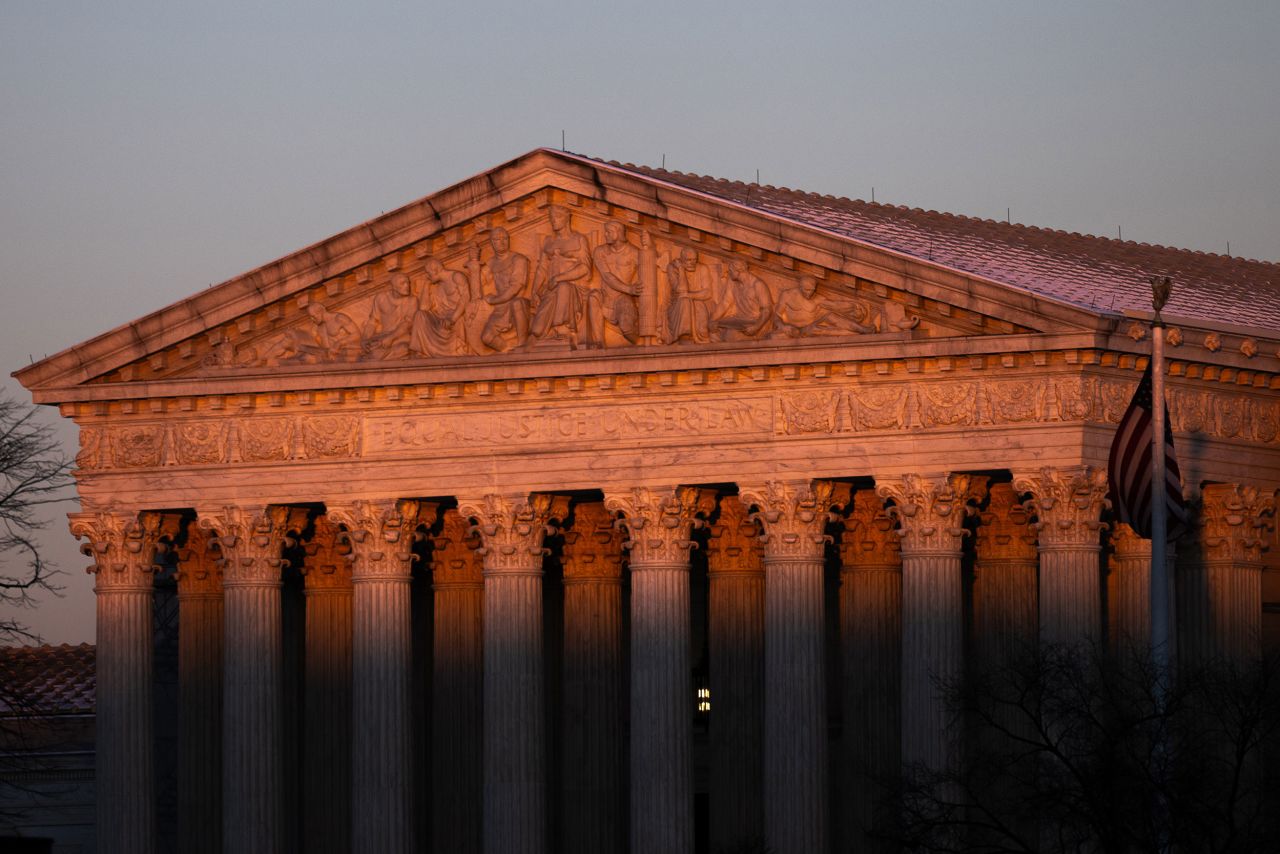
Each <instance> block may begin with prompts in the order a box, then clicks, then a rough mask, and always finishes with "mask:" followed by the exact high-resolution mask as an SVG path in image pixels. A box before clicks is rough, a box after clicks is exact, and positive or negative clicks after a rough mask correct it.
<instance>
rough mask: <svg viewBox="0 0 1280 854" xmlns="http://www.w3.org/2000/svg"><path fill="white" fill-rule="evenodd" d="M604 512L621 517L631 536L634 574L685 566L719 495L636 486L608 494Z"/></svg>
mask: <svg viewBox="0 0 1280 854" xmlns="http://www.w3.org/2000/svg"><path fill="white" fill-rule="evenodd" d="M604 506H605V509H606V510H608V511H609V512H610V513H613V514H615V515H616V516H618V517H619V522H620V524H621V525H622V526H623V527H624V528H625V529H626V531H627V534H628V535H629V537H628V539H627V541H626V542H625V543H624V544H623V547H624V548H626V549H628V550H629V555H630V563H631V571H632V572H637V571H640V570H642V569H645V568H647V567H649V566H664V567H672V566H674V567H684V566H688V563H689V551H690V550H691V549H693V548H695V547H696V544H695V543H694V541H693V540H692V539H690V537H691V535H692V533H693V530H694V529H695V528H700V527H702V526H703V525H705V524H706V518H707V516H709V515H710V514H711V512H712V511H713V510H714V509H715V506H716V494H715V493H714V492H712V491H711V490H708V489H698V488H696V487H691V486H680V487H674V488H668V489H650V488H648V487H636V488H634V489H631V490H628V491H625V492H606V493H605V497H604Z"/></svg>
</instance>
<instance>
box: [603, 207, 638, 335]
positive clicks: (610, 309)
mask: <svg viewBox="0 0 1280 854" xmlns="http://www.w3.org/2000/svg"><path fill="white" fill-rule="evenodd" d="M604 240H605V242H604V243H603V244H601V245H600V246H597V247H596V249H595V251H594V252H593V253H591V257H592V259H593V260H594V261H595V264H596V270H598V271H599V273H600V281H601V283H602V284H603V285H604V288H603V293H602V294H601V297H602V302H603V306H602V311H601V319H602V320H603V321H604V322H606V323H608V324H610V325H611V326H613V327H614V328H616V329H617V330H618V331H619V332H620V333H622V337H624V338H626V339H627V341H628V342H630V343H632V344H635V343H637V341H638V340H639V336H640V307H639V299H640V295H641V292H642V291H643V289H644V281H643V278H642V277H641V273H640V268H641V263H642V262H641V250H640V249H637V248H636V247H634V246H632V245H631V244H630V243H629V242H627V229H626V226H624V225H623V224H622V223H620V222H617V221H614V220H610V221H609V222H606V223H605V224H604ZM640 245H641V247H642V248H644V249H649V235H648V234H647V233H645V232H643V231H642V232H640ZM596 339H597V340H598V341H601V342H603V341H604V330H603V329H601V330H598V331H597V334H596Z"/></svg>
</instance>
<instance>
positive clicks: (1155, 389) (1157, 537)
mask: <svg viewBox="0 0 1280 854" xmlns="http://www.w3.org/2000/svg"><path fill="white" fill-rule="evenodd" d="M1150 281H1151V292H1152V305H1153V306H1154V308H1155V317H1154V318H1153V319H1152V321H1151V444H1152V447H1151V590H1150V597H1151V655H1152V658H1153V663H1154V664H1155V665H1156V673H1157V674H1158V676H1157V678H1159V679H1161V680H1163V679H1164V678H1165V676H1166V674H1167V673H1168V672H1169V651H1170V648H1171V647H1172V643H1171V641H1172V631H1171V620H1170V614H1169V610H1170V609H1169V579H1168V564H1167V561H1166V559H1165V553H1166V550H1167V548H1168V535H1167V531H1168V517H1167V511H1168V507H1167V501H1168V499H1167V497H1166V493H1167V490H1168V486H1167V485H1166V483H1165V481H1166V474H1165V430H1166V429H1167V428H1166V427H1165V402H1164V318H1162V317H1161V316H1160V309H1162V308H1164V304H1165V302H1167V301H1168V299H1169V291H1170V289H1171V287H1172V281H1171V280H1170V278H1169V277H1168V276H1152V277H1151V280H1150Z"/></svg>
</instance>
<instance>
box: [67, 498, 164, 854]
mask: <svg viewBox="0 0 1280 854" xmlns="http://www.w3.org/2000/svg"><path fill="white" fill-rule="evenodd" d="M70 520H71V532H72V533H73V534H74V535H75V536H77V537H80V538H83V539H86V540H87V541H88V542H87V543H86V544H85V545H84V546H83V547H82V551H83V552H84V553H85V554H86V555H90V556H92V557H93V558H94V566H93V567H91V568H90V572H93V573H94V574H95V583H94V593H95V594H96V596H97V619H98V622H97V665H96V667H97V700H96V711H97V745H98V747H97V758H96V772H95V773H96V786H95V788H96V791H97V823H98V851H100V852H104V854H139V852H140V854H151V852H152V851H154V850H155V845H156V821H155V771H154V767H153V748H152V744H153V737H154V736H153V733H152V716H153V711H152V687H151V680H152V672H151V670H152V656H153V651H152V643H153V635H154V627H153V624H152V620H153V615H152V609H153V595H154V594H153V592H152V591H153V586H154V579H153V564H154V557H155V549H156V542H157V540H158V537H159V522H160V520H159V517H158V516H156V515H155V514H150V513H143V514H139V515H136V516H135V515H133V514H125V513H74V514H70Z"/></svg>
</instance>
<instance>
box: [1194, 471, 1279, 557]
mask: <svg viewBox="0 0 1280 854" xmlns="http://www.w3.org/2000/svg"><path fill="white" fill-rule="evenodd" d="M1196 511H1197V512H1196V513H1195V516H1194V528H1193V531H1194V534H1193V536H1192V537H1190V538H1188V539H1189V540H1190V542H1189V543H1186V545H1187V546H1189V551H1190V557H1191V559H1192V560H1193V561H1199V562H1204V563H1209V562H1222V563H1234V564H1256V563H1259V562H1260V561H1261V560H1262V550H1263V548H1265V546H1266V541H1267V536H1266V535H1267V532H1268V530H1269V529H1270V528H1271V526H1272V525H1274V524H1275V523H1274V517H1275V512H1276V502H1275V498H1274V497H1273V496H1271V495H1269V494H1266V493H1262V492H1260V491H1259V490H1258V488H1257V487H1255V486H1241V485H1239V484H1235V483H1211V484H1208V485H1206V486H1205V487H1204V488H1203V489H1202V490H1201V491H1200V498H1199V500H1198V501H1197V502H1196ZM1184 542H1185V541H1184Z"/></svg>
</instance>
